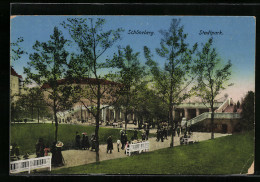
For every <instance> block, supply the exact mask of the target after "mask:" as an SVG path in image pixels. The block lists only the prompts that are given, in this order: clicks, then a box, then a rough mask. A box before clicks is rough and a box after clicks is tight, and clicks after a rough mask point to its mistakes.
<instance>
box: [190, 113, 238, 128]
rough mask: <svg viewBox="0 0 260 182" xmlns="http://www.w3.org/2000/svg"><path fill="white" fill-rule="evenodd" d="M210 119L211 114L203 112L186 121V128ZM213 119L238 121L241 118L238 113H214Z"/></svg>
mask: <svg viewBox="0 0 260 182" xmlns="http://www.w3.org/2000/svg"><path fill="white" fill-rule="evenodd" d="M208 118H211V112H204V113H202V114H201V115H199V116H197V117H195V118H193V119H190V120H189V121H187V124H188V126H190V125H193V124H196V123H198V122H200V121H203V120H205V119H208ZM214 118H215V119H239V118H241V116H240V114H239V113H214Z"/></svg>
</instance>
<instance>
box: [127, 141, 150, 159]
mask: <svg viewBox="0 0 260 182" xmlns="http://www.w3.org/2000/svg"><path fill="white" fill-rule="evenodd" d="M146 151H149V141H146V142H141V143H136V144H129V147H127V148H126V155H129V156H130V155H131V153H132V152H139V153H141V152H146Z"/></svg>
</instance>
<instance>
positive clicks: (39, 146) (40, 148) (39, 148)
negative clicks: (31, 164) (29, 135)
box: [35, 138, 45, 157]
mask: <svg viewBox="0 0 260 182" xmlns="http://www.w3.org/2000/svg"><path fill="white" fill-rule="evenodd" d="M35 148H36V157H44V148H45V146H44V143H43V139H42V138H39V140H38V142H37V143H36V146H35Z"/></svg>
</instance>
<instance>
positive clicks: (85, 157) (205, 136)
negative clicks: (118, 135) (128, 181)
mask: <svg viewBox="0 0 260 182" xmlns="http://www.w3.org/2000/svg"><path fill="white" fill-rule="evenodd" d="M226 135H229V134H220V133H215V138H218V137H222V136H226ZM210 137H211V133H199V132H193V136H192V139H193V140H194V141H204V140H209V139H210ZM114 140H115V139H114ZM170 141H171V140H170V137H169V138H168V140H164V142H161V141H159V142H157V141H156V138H155V137H152V138H149V142H150V150H149V151H154V150H158V149H162V148H168V147H169V146H170ZM178 145H180V138H179V137H178V136H176V137H174V146H178ZM106 148H107V145H100V151H99V156H100V161H104V160H111V159H117V158H124V157H129V156H127V155H126V154H125V153H124V150H121V148H120V150H119V152H118V151H117V145H116V143H113V148H114V150H113V152H112V154H110V153H106ZM62 155H63V158H64V161H65V165H64V166H62V167H55V168H53V169H54V170H55V169H60V168H67V167H74V166H80V165H84V164H90V163H94V162H95V161H96V153H95V152H94V151H89V150H65V151H62Z"/></svg>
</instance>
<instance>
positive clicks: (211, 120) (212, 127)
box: [210, 107, 214, 139]
mask: <svg viewBox="0 0 260 182" xmlns="http://www.w3.org/2000/svg"><path fill="white" fill-rule="evenodd" d="M210 125H211V139H214V111H213V107H211V118H210Z"/></svg>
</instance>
